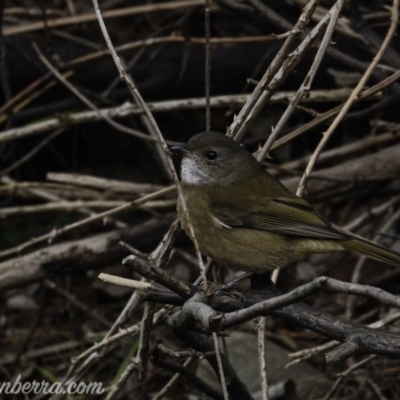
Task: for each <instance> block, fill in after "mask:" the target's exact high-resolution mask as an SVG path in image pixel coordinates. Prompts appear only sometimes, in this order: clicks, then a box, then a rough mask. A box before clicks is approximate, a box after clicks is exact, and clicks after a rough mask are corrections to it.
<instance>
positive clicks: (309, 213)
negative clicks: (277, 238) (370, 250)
mask: <svg viewBox="0 0 400 400" xmlns="http://www.w3.org/2000/svg"><path fill="white" fill-rule="evenodd" d="M212 209H213V211H214V212H215V217H216V218H218V219H219V220H220V221H221V223H223V224H225V225H227V226H229V227H232V228H233V227H235V228H247V229H257V230H264V231H269V232H274V233H279V234H281V235H288V236H297V237H305V238H319V239H336V240H338V239H348V237H347V236H345V235H344V234H342V233H340V232H338V231H336V230H335V229H334V228H332V227H331V226H330V225H329V223H327V222H325V221H324V220H323V219H322V217H320V216H319V215H318V214H317V213H316V211H315V210H314V209H313V207H312V206H311V205H310V204H309V203H308V202H307V201H306V200H304V199H302V198H300V197H295V196H293V197H291V196H290V197H289V196H287V197H278V198H275V199H271V200H269V201H268V202H266V203H265V204H263V205H262V206H261V207H260V208H259V209H255V210H252V211H250V212H249V213H248V214H245V215H243V214H242V213H240V211H236V212H232V211H231V210H229V207H224V206H222V205H220V206H218V205H214V206H213V208H212Z"/></svg>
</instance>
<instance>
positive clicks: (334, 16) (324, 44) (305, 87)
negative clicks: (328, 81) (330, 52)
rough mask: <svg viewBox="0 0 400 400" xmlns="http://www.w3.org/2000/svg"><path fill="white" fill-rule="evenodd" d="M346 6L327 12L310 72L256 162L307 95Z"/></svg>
mask: <svg viewBox="0 0 400 400" xmlns="http://www.w3.org/2000/svg"><path fill="white" fill-rule="evenodd" d="M345 4H346V0H339V1H337V2H336V3H335V5H334V6H333V7H332V8H331V9H330V10H329V11H328V15H329V16H330V21H329V24H328V26H327V28H326V31H325V35H324V37H323V39H322V41H321V44H320V46H319V48H318V51H317V54H316V55H315V58H314V61H313V63H312V65H311V68H310V70H309V71H308V73H307V75H306V77H305V78H304V80H303V82H302V84H301V86H300V88H299V90H298V91H297V93H296V96H295V97H294V98H293V99H292V100H291V102H290V104H289V106H288V107H287V109H286V110H285V112H284V113H283V115H282V117H281V118H280V120H279V122H278V123H277V125H276V126H275V128H274V129H273V131H272V133H271V135H270V136H269V138H268V140H267V141H266V143H265V144H264V146H263V148H262V149H261V151H260V152H259V154H258V156H257V160H258V161H262V160H263V159H264V158H265V157H266V156H267V155H268V153H269V151H270V150H271V148H272V145H273V143H274V141H275V139H276V138H277V137H278V136H279V134H280V133H281V132H282V130H283V128H284V127H285V125H286V123H287V121H288V120H289V118H290V116H291V115H292V114H293V112H294V111H295V110H296V107H297V106H298V105H299V103H300V101H301V99H302V98H303V97H304V96H306V95H307V94H308V92H309V91H310V88H311V85H312V83H313V81H314V78H315V75H316V73H317V71H318V69H319V66H320V65H321V61H322V59H323V57H324V55H325V52H326V49H327V48H328V46H329V45H330V43H331V37H332V35H333V31H334V30H335V27H336V23H337V21H338V19H339V15H340V13H341V11H342V9H343V7H344V5H345Z"/></svg>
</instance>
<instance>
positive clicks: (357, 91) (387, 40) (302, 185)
mask: <svg viewBox="0 0 400 400" xmlns="http://www.w3.org/2000/svg"><path fill="white" fill-rule="evenodd" d="M398 19H399V0H394V1H393V5H392V21H391V24H390V27H389V30H388V33H387V35H386V37H385V40H384V41H383V43H382V46H381V48H380V49H379V51H378V53H377V54H376V56H375V57H374V59H373V60H372V63H371V64H370V65H369V67H368V68H367V70H366V71H365V73H364V75H363V76H362V78H361V79H360V81H359V82H358V84H357V86H356V87H355V89H354V91H353V93H352V94H351V96H350V97H349V98H348V100H347V101H346V103H345V104H344V106H343V108H342V109H341V110H340V112H339V114H338V115H337V116H336V118H335V119H334V121H333V122H332V124H331V125H330V127H329V128H328V130H327V131H326V132H324V133H323V137H322V139H321V141H320V142H319V144H318V146H317V148H316V149H315V151H314V154H313V155H312V157H311V158H310V161H309V163H308V165H307V168H306V170H305V172H304V175H303V177H302V179H301V181H300V183H299V187H298V189H297V193H296V194H297V195H298V196H301V195H302V194H303V192H304V190H305V185H306V181H307V178H308V177H309V176H310V174H311V172H312V170H313V168H314V165H315V164H316V162H317V160H318V157H319V155H320V154H321V152H322V150H323V149H324V147H325V145H326V143H327V142H328V140H329V138H330V137H331V136H332V134H333V132H334V131H335V130H336V128H337V126H338V125H339V123H340V122H341V121H342V119H343V117H344V116H345V115H346V113H347V112H348V111H349V109H350V107H351V106H352V105H353V103H354V101H355V99H356V98H357V97H358V96H359V94H360V93H361V91H362V89H363V88H364V86H365V84H366V83H367V81H368V79H369V78H370V76H371V74H372V72H373V71H374V69H375V67H376V66H377V65H378V63H379V61H380V59H381V58H382V56H383V54H384V53H385V50H386V49H387V47H388V46H389V43H390V41H391V40H392V37H393V35H394V34H395V32H396V28H397V22H398Z"/></svg>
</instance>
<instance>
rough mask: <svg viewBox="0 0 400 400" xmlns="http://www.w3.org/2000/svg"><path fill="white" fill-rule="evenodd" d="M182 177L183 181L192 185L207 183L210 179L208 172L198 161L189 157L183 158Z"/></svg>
mask: <svg viewBox="0 0 400 400" xmlns="http://www.w3.org/2000/svg"><path fill="white" fill-rule="evenodd" d="M181 177H182V182H185V183H189V184H191V185H205V184H207V183H209V181H210V179H209V177H208V176H207V174H206V173H205V172H204V171H202V170H201V169H200V168H199V167H198V165H197V163H196V161H195V160H193V159H192V158H188V157H185V158H184V159H183V160H182V164H181Z"/></svg>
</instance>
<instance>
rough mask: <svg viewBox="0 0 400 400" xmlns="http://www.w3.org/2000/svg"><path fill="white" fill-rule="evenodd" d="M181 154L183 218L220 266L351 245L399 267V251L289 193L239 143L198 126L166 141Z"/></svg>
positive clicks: (261, 263) (270, 264)
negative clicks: (183, 137) (184, 137)
mask: <svg viewBox="0 0 400 400" xmlns="http://www.w3.org/2000/svg"><path fill="white" fill-rule="evenodd" d="M170 150H171V152H172V153H173V154H174V155H180V156H181V157H182V161H181V168H180V180H181V189H182V194H183V197H184V202H185V204H186V210H187V212H186V211H185V208H184V207H183V205H182V202H181V200H180V199H178V205H177V211H178V216H179V219H180V221H181V225H182V227H183V229H184V230H185V232H186V233H187V234H188V236H189V237H190V238H191V239H192V241H193V240H194V238H193V237H192V231H191V229H190V228H189V221H190V224H191V226H192V228H193V233H194V236H195V239H196V241H197V243H198V246H199V249H200V251H201V253H202V254H204V255H205V256H208V257H210V258H211V259H213V260H214V261H215V262H217V263H218V264H220V265H221V266H227V267H232V268H234V269H238V270H241V271H246V272H256V273H265V272H271V271H273V270H274V269H276V268H282V267H286V266H288V265H290V264H292V263H294V262H295V261H299V260H302V259H304V258H306V257H307V256H308V255H310V254H315V253H328V252H338V251H350V252H354V253H357V254H360V255H363V256H366V257H368V258H372V259H374V260H377V261H381V262H384V263H386V264H390V265H393V266H396V267H400V254H398V253H396V252H394V251H392V250H390V249H388V248H385V247H383V246H381V245H379V244H376V243H374V242H372V241H370V240H367V239H364V238H361V237H359V236H357V235H355V234H352V233H350V232H347V231H344V230H343V231H342V230H341V229H340V228H338V227H335V226H333V225H332V224H331V223H330V222H328V221H326V220H325V219H324V218H323V217H322V216H321V215H320V214H319V213H318V212H317V211H316V210H315V209H314V208H313V206H312V205H311V204H310V203H309V202H308V201H307V200H305V199H304V198H301V197H299V196H296V195H295V194H292V193H291V192H290V191H289V190H288V189H287V188H286V187H285V186H284V185H283V184H282V183H281V182H279V181H278V180H277V179H276V178H275V177H273V176H272V175H271V174H269V173H268V172H267V171H266V170H265V169H264V168H263V166H262V165H261V164H260V163H259V162H258V161H257V160H256V159H255V158H254V157H253V155H252V154H251V153H250V152H249V151H248V150H246V149H245V148H244V147H243V146H241V145H240V144H239V143H237V142H235V141H234V140H233V139H232V138H230V137H228V136H226V135H224V134H223V133H220V132H213V131H209V132H202V133H198V134H196V135H194V136H192V137H191V138H190V140H189V141H188V142H187V143H186V144H180V145H174V146H172V147H171V148H170Z"/></svg>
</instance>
